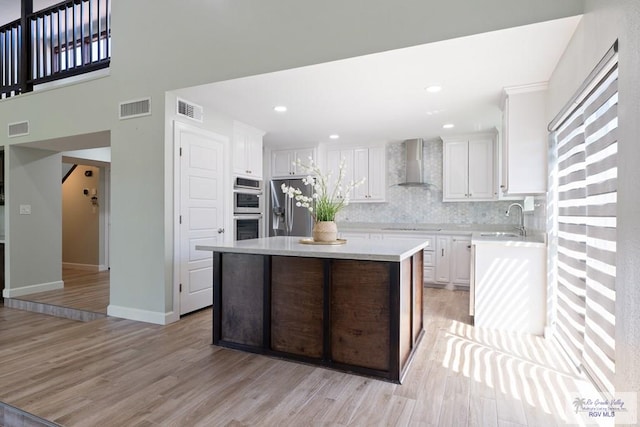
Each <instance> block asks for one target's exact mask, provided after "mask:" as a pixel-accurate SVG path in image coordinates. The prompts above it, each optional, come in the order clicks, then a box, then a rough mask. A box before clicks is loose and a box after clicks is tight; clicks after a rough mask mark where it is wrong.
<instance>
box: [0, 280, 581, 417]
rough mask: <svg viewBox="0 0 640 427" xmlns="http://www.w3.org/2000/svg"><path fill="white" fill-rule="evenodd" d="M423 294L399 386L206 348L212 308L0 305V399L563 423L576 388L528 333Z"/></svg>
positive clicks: (44, 405) (171, 409) (456, 296)
mask: <svg viewBox="0 0 640 427" xmlns="http://www.w3.org/2000/svg"><path fill="white" fill-rule="evenodd" d="M467 301H468V293H467V292H460V291H456V292H452V291H447V290H437V289H426V293H425V314H426V323H425V329H426V334H425V339H424V340H423V341H422V343H421V345H420V347H419V349H418V352H417V354H416V357H415V359H414V361H413V363H412V365H411V367H410V370H409V372H408V375H407V378H406V380H405V382H404V384H402V385H397V384H392V383H388V382H383V381H379V380H373V379H369V378H364V377H361V376H356V375H349V374H344V373H340V372H335V371H330V370H327V369H323V368H318V367H313V366H307V365H304V364H299V363H294V362H289V361H283V360H278V359H273V358H269V357H265V356H259V355H253V354H248V353H242V352H238V351H234V350H229V349H225V348H221V347H215V346H212V345H211V344H210V343H211V328H212V326H211V325H212V312H211V310H210V309H205V310H202V311H199V312H196V313H193V314H191V315H189V316H186V317H183V318H182V319H181V320H180V321H179V322H177V323H174V324H171V325H168V326H158V325H150V324H144V323H138V322H134V321H129V320H122V319H116V318H104V319H99V320H95V321H92V322H88V323H82V322H75V321H71V320H66V319H59V318H55V317H50V316H45V315H41V314H37V313H30V312H25V311H20V310H14V309H9V308H4V307H0V401H4V402H7V403H9V404H11V405H14V406H17V407H19V408H22V409H24V410H26V411H28V412H31V413H33V414H36V415H38V416H40V417H43V418H46V419H49V420H52V421H55V422H57V423H59V424H62V425H66V426H192V425H200V426H244V425H264V426H272V425H291V426H303V425H331V426H344V425H353V426H363V425H397V426H405V425H424V426H446V427H452V426H453V427H458V426H482V427H487V426H504V427H507V426H553V425H558V424H563V423H564V422H565V417H569V416H570V414H566V411H565V409H567V407H568V406H569V405H568V401H567V399H569V397H568V391H570V390H573V389H574V388H575V387H576V386H577V385H578V384H579V382H580V379H579V378H577V377H576V376H574V374H572V373H571V371H570V370H569V368H568V367H567V366H566V365H565V364H564V363H563V361H562V359H561V358H560V357H558V355H557V353H556V352H555V351H554V349H553V348H552V346H551V345H550V344H549V343H548V342H547V341H545V340H543V339H541V338H537V337H528V336H516V335H510V334H499V333H495V332H490V331H484V330H480V329H476V328H474V327H472V326H470V325H469V324H468V320H469V319H468V317H467V316H466V315H465V313H466V310H467V304H468V302H467Z"/></svg>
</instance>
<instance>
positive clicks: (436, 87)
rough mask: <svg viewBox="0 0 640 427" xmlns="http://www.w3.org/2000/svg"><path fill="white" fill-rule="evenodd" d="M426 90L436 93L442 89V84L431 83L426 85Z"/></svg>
mask: <svg viewBox="0 0 640 427" xmlns="http://www.w3.org/2000/svg"><path fill="white" fill-rule="evenodd" d="M426 90H427V92H429V93H438V92H440V91H441V90H442V86H438V85H433V86H429V87H427V89H426Z"/></svg>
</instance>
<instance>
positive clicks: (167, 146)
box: [0, 0, 582, 323]
mask: <svg viewBox="0 0 640 427" xmlns="http://www.w3.org/2000/svg"><path fill="white" fill-rule="evenodd" d="M150 10H152V11H153V19H149V16H150V15H149V11H150ZM460 10H465V13H463V14H462V13H460ZM581 12H582V1H581V0H563V1H561V2H558V1H557V0H539V1H536V2H535V3H532V2H530V1H525V0H518V1H514V0H483V1H477V2H469V1H466V0H451V1H447V2H443V1H436V0H429V1H425V0H409V1H407V2H406V3H402V4H400V5H399V4H398V2H395V1H391V0H356V1H349V2H344V1H342V0H327V1H324V2H300V1H299V0H274V1H270V2H265V1H261V0H242V1H237V0H223V1H215V2H212V1H209V2H184V1H179V0H165V1H162V2H158V1H152V0H137V1H128V0H113V4H112V38H113V43H112V44H113V57H112V61H111V67H110V76H108V77H103V78H98V79H96V80H92V81H89V82H85V83H80V84H77V85H74V86H68V87H59V88H56V89H51V90H45V91H41V92H37V93H32V94H26V95H21V96H18V97H15V98H12V99H8V100H3V101H1V102H0V129H6V125H7V123H12V122H18V121H22V120H29V121H30V123H31V134H30V135H28V136H25V137H19V138H14V139H11V140H9V139H7V137H6V133H4V132H0V144H1V145H9V144H19V143H22V142H30V141H40V140H44V139H49V138H56V137H64V136H68V135H78V134H84V133H91V132H100V131H104V130H110V131H111V150H112V169H111V173H112V180H111V184H112V209H111V224H112V229H111V267H112V269H111V294H110V300H111V301H110V308H109V313H110V314H112V315H117V316H121V317H128V318H134V319H141V320H148V321H152V322H156V323H164V322H166V321H167V319H168V318H169V317H170V313H169V310H170V307H172V306H173V303H172V301H171V300H170V299H171V289H172V286H173V280H172V277H173V258H172V253H173V228H172V221H173V218H172V217H173V177H172V176H171V172H172V167H173V166H172V164H173V158H172V150H171V145H172V140H170V139H168V138H167V133H166V128H165V115H164V111H165V107H166V103H165V93H166V92H167V91H169V90H173V89H178V88H182V87H187V86H194V85H198V84H204V83H211V82H215V81H222V80H226V79H231V78H237V77H242V76H248V75H253V74H256V73H263V72H269V71H277V70H282V69H287V68H291V67H298V66H303V65H309V64H315V63H320V62H325V61H330V60H336V59H341V58H346V57H351V56H356V55H363V54H367V53H373V52H380V51H385V50H389V49H396V48H402V47H407V46H411V45H416V44H422V43H427V42H431V41H436V40H442V39H447V38H451V37H456V36H463V35H469V34H474V33H478V32H485V31H492V30H497V29H501V28H507V27H512V26H516V25H524V24H529V23H533V22H539V21H544V20H548V19H553V18H560V17H565V16H571V15H575V14H578V13H581ZM141 23H145V25H144V26H141ZM141 28H144V30H141ZM145 96H151V98H152V111H153V115H152V116H149V117H144V118H139V119H132V120H124V121H119V120H118V119H117V105H118V102H121V101H125V100H131V99H137V98H141V97H145ZM13 173H18V171H17V170H16V171H15V172H13ZM24 173H25V174H26V176H24V174H23V177H24V178H25V179H29V178H30V174H32V173H35V171H33V170H31V169H29V170H27V171H25V172H24ZM11 178H13V177H10V179H11ZM51 180H52V181H53V178H51ZM7 224H8V226H9V227H8V230H7V234H9V235H10V236H11V239H12V242H13V243H16V246H11V245H9V246H8V251H9V252H10V257H11V259H12V262H14V263H15V267H16V268H15V269H14V273H15V274H14V275H13V276H12V282H9V283H8V286H9V287H12V286H14V285H15V284H17V283H22V282H23V281H25V279H26V278H25V277H23V276H22V275H23V274H26V270H27V268H26V266H28V265H31V264H30V262H29V260H28V259H26V258H20V257H17V256H16V255H17V254H16V253H15V251H17V248H18V246H19V245H17V244H18V242H20V241H21V242H22V243H20V244H24V245H25V246H29V245H31V246H34V245H37V239H35V238H34V240H33V241H30V238H31V237H30V235H25V236H23V235H21V234H20V233H19V231H18V229H16V228H13V226H12V225H11V222H10V221H7ZM52 226H53V225H52ZM58 226H59V225H58ZM34 237H35V236H34ZM50 256H51V258H52V259H54V258H55V262H50V264H51V270H50V271H48V274H47V276H48V277H49V276H54V275H56V272H57V270H55V269H54V266H53V265H54V264H56V263H57V264H58V265H59V263H60V261H61V257H60V255H59V254H55V253H53V254H51V255H50ZM18 267H20V268H18ZM40 268H45V267H44V265H43V266H41V267H40ZM58 274H59V272H58ZM13 280H15V281H16V282H15V283H14V282H13Z"/></svg>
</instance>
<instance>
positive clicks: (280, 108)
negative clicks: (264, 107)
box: [273, 105, 287, 113]
mask: <svg viewBox="0 0 640 427" xmlns="http://www.w3.org/2000/svg"><path fill="white" fill-rule="evenodd" d="M273 111H275V112H276V113H284V112H286V111H287V107H285V106H284V105H276V106H275V107H273Z"/></svg>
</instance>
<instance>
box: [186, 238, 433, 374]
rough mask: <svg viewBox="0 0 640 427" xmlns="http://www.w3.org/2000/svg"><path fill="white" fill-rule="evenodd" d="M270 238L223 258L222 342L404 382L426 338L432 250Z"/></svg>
mask: <svg viewBox="0 0 640 427" xmlns="http://www.w3.org/2000/svg"><path fill="white" fill-rule="evenodd" d="M427 245H428V241H425V242H416V240H411V239H387V240H384V241H380V242H373V241H359V240H353V241H348V242H347V243H346V244H344V245H308V244H303V243H301V242H300V238H299V237H282V236H280V237H268V238H261V239H251V240H242V241H237V242H233V243H228V244H222V245H217V246H205V245H203V246H196V249H198V250H206V251H212V252H213V262H214V268H213V270H214V274H213V287H214V292H213V295H214V296H213V311H214V314H213V344H214V345H218V346H223V347H228V348H234V349H238V350H243V351H249V352H253V353H260V354H266V355H270V356H276V357H282V358H286V359H291V360H297V361H302V362H305V363H311V364H316V365H320V366H325V367H328V368H332V369H338V370H342V371H345V372H353V373H359V374H363V375H368V376H374V377H378V378H382V379H385V380H389V381H394V382H398V383H400V382H402V379H403V377H404V375H405V373H406V371H407V367H408V366H409V364H410V363H411V359H412V356H413V354H414V352H415V349H416V347H417V346H418V344H419V342H420V340H421V339H422V335H423V334H424V325H423V313H422V271H423V269H422V264H423V252H422V250H423V249H424V248H425V247H426V246H427Z"/></svg>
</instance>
